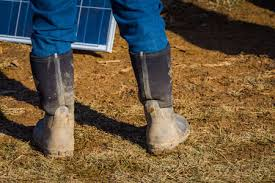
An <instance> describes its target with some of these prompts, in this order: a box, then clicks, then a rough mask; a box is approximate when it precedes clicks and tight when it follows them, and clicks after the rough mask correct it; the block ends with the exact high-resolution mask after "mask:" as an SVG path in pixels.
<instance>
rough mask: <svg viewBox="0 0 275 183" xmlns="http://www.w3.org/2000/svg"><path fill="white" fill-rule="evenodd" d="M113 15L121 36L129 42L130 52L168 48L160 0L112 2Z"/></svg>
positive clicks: (113, 0) (112, 0)
mask: <svg viewBox="0 0 275 183" xmlns="http://www.w3.org/2000/svg"><path fill="white" fill-rule="evenodd" d="M111 2H112V8H113V13H114V16H115V19H116V21H117V23H118V25H119V28H120V34H121V36H122V37H123V38H124V39H125V40H126V41H127V42H128V44H129V50H130V52H133V53H138V52H146V53H152V52H158V51H160V50H163V49H165V48H166V46H167V44H168V40H167V37H166V34H165V23H164V21H163V19H162V17H161V16H160V12H161V10H162V8H163V6H162V4H161V1H160V0H111Z"/></svg>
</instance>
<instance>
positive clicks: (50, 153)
mask: <svg viewBox="0 0 275 183" xmlns="http://www.w3.org/2000/svg"><path fill="white" fill-rule="evenodd" d="M32 145H33V146H35V147H37V148H38V149H39V150H40V151H41V152H42V153H43V154H44V155H45V156H47V157H50V158H65V157H72V156H73V155H74V150H67V151H64V150H62V151H60V150H49V149H46V148H43V146H42V145H41V144H40V143H38V142H36V141H35V140H34V139H33V140H32Z"/></svg>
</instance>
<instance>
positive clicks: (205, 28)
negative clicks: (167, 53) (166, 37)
mask: <svg viewBox="0 0 275 183" xmlns="http://www.w3.org/2000/svg"><path fill="white" fill-rule="evenodd" d="M164 2H165V3H167V0H164ZM251 2H253V3H255V4H256V2H262V1H257V0H251ZM265 2H267V1H265ZM272 3H273V4H274V2H272ZM263 4H264V3H262V4H261V5H263ZM269 4H270V3H269ZM259 5H260V4H259ZM240 6H241V4H240ZM167 7H168V8H167V9H166V13H167V15H168V16H166V22H167V29H168V30H170V31H172V32H175V33H177V34H178V35H180V36H182V37H183V38H184V39H185V40H186V41H188V42H190V43H192V44H194V45H196V46H199V47H201V48H204V49H207V50H215V51H220V52H223V53H225V54H229V55H236V54H239V53H247V54H255V55H267V56H269V57H271V58H275V41H274V40H275V31H274V29H273V28H272V27H269V26H263V25H258V24H255V23H248V22H244V21H239V20H232V19H230V18H229V17H228V16H226V15H223V14H219V13H217V12H214V11H209V10H205V9H202V8H200V7H198V6H196V5H194V4H192V3H185V2H182V0H175V1H173V3H172V4H171V3H170V4H168V5H167ZM268 7H270V5H267V6H266V8H268ZM274 7H275V6H273V7H272V9H274Z"/></svg>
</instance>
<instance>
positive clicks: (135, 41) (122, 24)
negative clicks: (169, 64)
mask: <svg viewBox="0 0 275 183" xmlns="http://www.w3.org/2000/svg"><path fill="white" fill-rule="evenodd" d="M31 1H32V5H33V6H32V7H33V8H32V9H33V12H34V15H33V34H32V44H33V49H32V54H33V55H36V56H41V57H43V56H49V55H52V54H54V53H58V54H61V53H65V52H67V51H68V50H69V49H70V48H71V42H73V41H75V40H76V34H75V33H76V21H75V18H76V0H31ZM111 2H112V7H113V12H114V16H115V19H116V21H117V22H118V25H119V28H120V32H121V35H122V37H123V38H124V39H125V40H126V41H127V42H128V44H129V50H130V52H133V53H136V52H141V51H143V52H150V53H151V52H157V51H160V50H162V49H164V48H165V47H166V45H167V43H168V41H167V38H166V35H165V23H164V21H163V19H162V18H161V16H160V11H161V9H162V4H161V2H160V0H111Z"/></svg>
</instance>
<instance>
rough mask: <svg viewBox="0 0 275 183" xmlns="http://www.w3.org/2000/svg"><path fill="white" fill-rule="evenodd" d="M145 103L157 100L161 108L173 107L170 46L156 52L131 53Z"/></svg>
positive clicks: (140, 94)
mask: <svg viewBox="0 0 275 183" xmlns="http://www.w3.org/2000/svg"><path fill="white" fill-rule="evenodd" d="M130 56H131V61H132V66H133V69H134V73H135V77H136V80H137V83H138V88H139V99H140V101H141V103H143V105H145V103H146V101H148V100H156V101H158V103H159V106H160V107H161V108H169V107H172V103H173V102H172V78H171V56H170V46H169V45H168V46H167V47H166V49H164V50H162V51H160V52H156V53H143V52H141V53H135V54H133V53H130Z"/></svg>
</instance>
